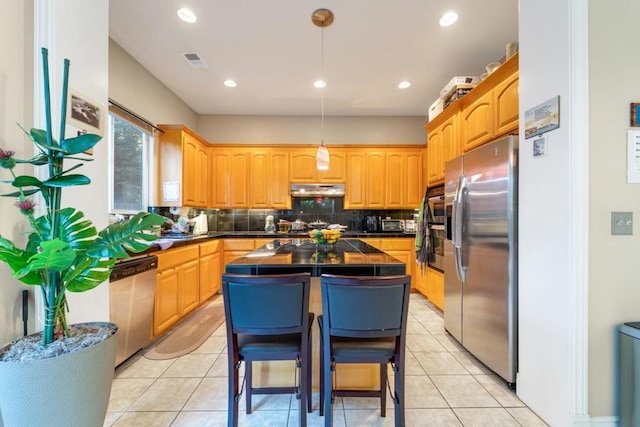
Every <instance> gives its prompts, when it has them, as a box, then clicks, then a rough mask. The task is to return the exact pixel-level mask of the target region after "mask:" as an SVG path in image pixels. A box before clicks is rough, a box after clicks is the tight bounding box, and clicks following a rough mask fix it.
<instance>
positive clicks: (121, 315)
mask: <svg viewBox="0 0 640 427" xmlns="http://www.w3.org/2000/svg"><path fill="white" fill-rule="evenodd" d="M157 268H158V257H157V256H155V255H147V256H142V257H137V258H129V259H124V260H122V261H119V262H118V263H116V265H115V266H114V267H113V270H112V271H111V275H110V276H109V282H110V283H109V320H110V321H111V322H113V323H115V324H117V325H118V334H117V335H116V337H117V349H116V366H118V365H119V364H121V363H122V362H124V361H125V360H127V359H128V358H129V357H131V356H132V355H133V354H134V353H136V352H137V351H138V350H140V349H142V348H144V347H146V346H147V345H149V344H150V343H151V335H152V331H153V329H152V328H153V300H154V298H155V290H156V270H157Z"/></svg>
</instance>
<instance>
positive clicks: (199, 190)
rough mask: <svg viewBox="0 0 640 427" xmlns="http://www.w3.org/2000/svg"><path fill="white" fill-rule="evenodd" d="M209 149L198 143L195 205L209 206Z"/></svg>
mask: <svg viewBox="0 0 640 427" xmlns="http://www.w3.org/2000/svg"><path fill="white" fill-rule="evenodd" d="M210 181H211V180H210V178H209V150H208V148H207V147H204V146H202V145H200V144H199V145H198V147H197V150H196V183H195V184H196V185H195V187H196V206H199V207H201V208H206V207H208V206H209V182H210Z"/></svg>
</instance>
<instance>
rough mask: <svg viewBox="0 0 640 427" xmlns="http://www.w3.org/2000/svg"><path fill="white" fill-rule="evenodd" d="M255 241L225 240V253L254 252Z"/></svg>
mask: <svg viewBox="0 0 640 427" xmlns="http://www.w3.org/2000/svg"><path fill="white" fill-rule="evenodd" d="M253 240H254V239H225V241H224V250H225V251H247V252H249V251H252V250H253V249H254V241H253Z"/></svg>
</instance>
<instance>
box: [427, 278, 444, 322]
mask: <svg viewBox="0 0 640 427" xmlns="http://www.w3.org/2000/svg"><path fill="white" fill-rule="evenodd" d="M427 298H428V299H429V301H431V302H432V303H433V305H435V306H436V307H438V308H439V309H440V310H442V311H444V274H443V273H441V272H439V271H438V270H434V269H432V268H427Z"/></svg>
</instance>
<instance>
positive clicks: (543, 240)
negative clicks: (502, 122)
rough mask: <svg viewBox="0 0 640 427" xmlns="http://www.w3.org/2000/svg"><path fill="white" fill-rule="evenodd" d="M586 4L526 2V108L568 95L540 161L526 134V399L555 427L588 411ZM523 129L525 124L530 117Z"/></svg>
mask: <svg viewBox="0 0 640 427" xmlns="http://www.w3.org/2000/svg"><path fill="white" fill-rule="evenodd" d="M585 7H586V5H585V3H584V2H583V1H582V0H520V13H519V15H520V24H519V28H520V40H519V43H520V111H521V112H522V113H524V112H525V111H526V110H529V109H531V108H532V107H535V106H536V105H538V104H540V103H542V102H544V101H547V100H548V99H550V98H552V97H555V96H558V95H559V96H560V128H559V129H557V130H554V131H551V132H548V133H547V134H546V137H547V144H548V154H547V156H545V157H542V158H536V159H534V158H533V155H532V147H531V145H532V144H531V141H530V140H528V141H527V140H524V132H523V129H522V128H521V131H520V136H521V142H520V175H519V176H520V185H519V189H520V194H519V215H520V216H519V222H520V224H519V251H520V253H519V260H520V264H519V310H520V312H519V375H518V380H517V381H518V384H517V387H518V388H517V393H518V396H519V397H520V398H521V399H522V400H523V401H524V402H525V403H526V404H527V405H529V407H530V408H531V409H532V410H534V411H535V412H536V413H538V414H539V415H540V416H541V417H543V418H544V419H545V421H547V422H548V423H549V424H550V425H552V426H569V425H574V423H576V422H578V421H579V420H580V419H581V416H582V415H583V413H584V411H585V410H586V409H587V408H585V404H584V390H586V384H581V381H583V380H584V372H583V371H585V370H586V365H585V362H584V360H583V359H581V356H582V355H583V353H584V343H583V342H582V341H581V337H582V336H583V334H584V328H585V326H586V325H585V324H584V323H585V322H584V321H581V320H586V319H584V318H583V308H584V307H583V301H582V298H583V297H584V295H585V293H586V274H585V271H586V269H587V264H586V262H584V261H585V255H584V253H583V252H582V251H584V250H585V249H586V245H587V244H588V240H587V239H586V237H585V236H586V234H587V226H586V220H587V215H586V210H587V209H586V201H587V194H586V189H585V188H586V178H587V176H586V172H585V169H586V167H585V165H584V164H585V163H586V158H587V155H586V153H587V150H588V145H587V140H586V139H585V138H583V136H584V135H583V132H585V131H584V129H586V128H587V126H588V123H587V122H586V121H582V120H584V117H581V115H580V113H581V108H584V107H581V102H584V100H583V99H581V97H582V96H584V95H585V93H586V89H585V88H584V86H585V85H586V79H585V77H584V76H582V77H581V76H580V72H581V71H582V72H584V70H586V63H581V62H580V61H582V60H585V61H586V58H582V57H581V56H580V55H582V54H583V53H584V50H585V47H584V46H581V45H580V43H579V42H580V40H581V39H582V40H586V34H580V31H581V30H582V29H584V28H585V27H586V23H585V22H580V21H579V19H578V20H576V19H575V18H576V17H579V16H580V9H584V8H585ZM521 123H523V121H521Z"/></svg>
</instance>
